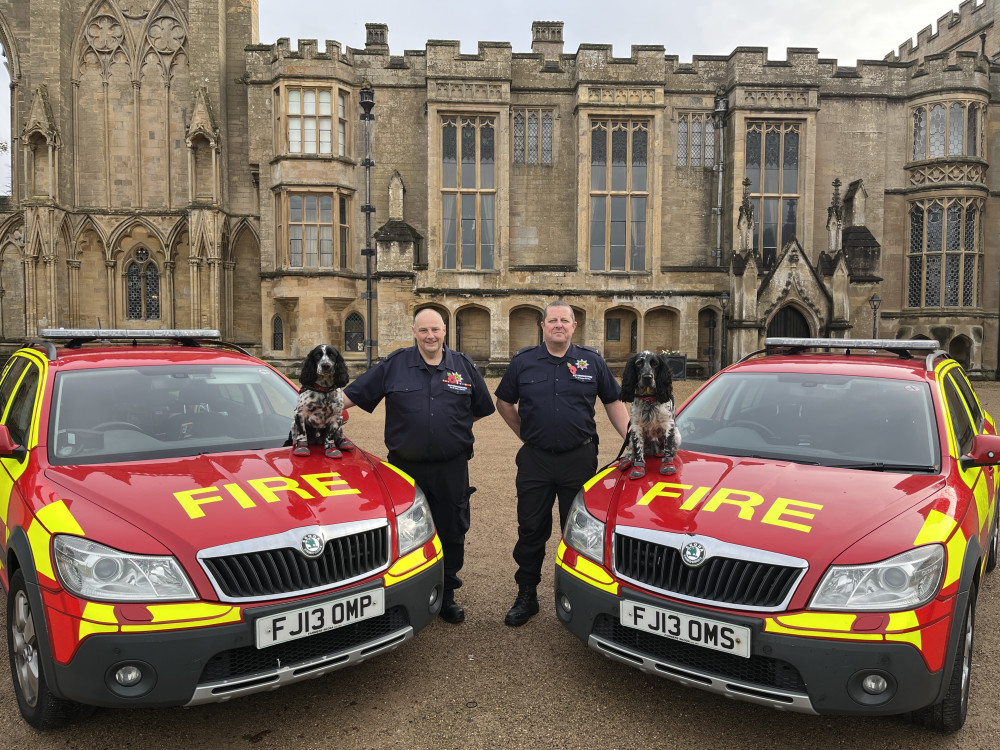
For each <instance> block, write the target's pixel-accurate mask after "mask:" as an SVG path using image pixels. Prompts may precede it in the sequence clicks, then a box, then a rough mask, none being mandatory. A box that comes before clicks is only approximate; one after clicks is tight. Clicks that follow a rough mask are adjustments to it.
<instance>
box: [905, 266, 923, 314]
mask: <svg viewBox="0 0 1000 750" xmlns="http://www.w3.org/2000/svg"><path fill="white" fill-rule="evenodd" d="M923 275H924V257H923V256H922V255H911V256H910V275H909V280H908V282H907V294H906V304H907V306H909V307H920V306H921V305H920V290H921V288H922V287H923Z"/></svg>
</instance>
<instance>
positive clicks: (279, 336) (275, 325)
mask: <svg viewBox="0 0 1000 750" xmlns="http://www.w3.org/2000/svg"><path fill="white" fill-rule="evenodd" d="M284 348H285V322H284V321H283V320H282V319H281V316H280V315H275V316H274V320H272V321H271V349H273V350H274V351H276V352H280V351H282V350H284Z"/></svg>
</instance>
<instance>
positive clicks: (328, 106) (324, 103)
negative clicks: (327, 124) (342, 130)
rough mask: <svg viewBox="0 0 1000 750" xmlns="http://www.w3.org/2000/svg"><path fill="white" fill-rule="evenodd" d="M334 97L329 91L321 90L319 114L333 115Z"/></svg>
mask: <svg viewBox="0 0 1000 750" xmlns="http://www.w3.org/2000/svg"><path fill="white" fill-rule="evenodd" d="M332 97H333V95H332V94H331V93H330V92H329V91H320V92H319V114H321V115H332V114H333V109H332V106H333V105H332Z"/></svg>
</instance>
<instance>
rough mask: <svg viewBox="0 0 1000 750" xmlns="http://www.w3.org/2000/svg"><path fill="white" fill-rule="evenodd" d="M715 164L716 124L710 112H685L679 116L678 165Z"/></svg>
mask: <svg viewBox="0 0 1000 750" xmlns="http://www.w3.org/2000/svg"><path fill="white" fill-rule="evenodd" d="M714 165H715V124H714V122H713V120H712V114H711V113H710V112H685V113H683V114H680V115H678V117H677V166H678V167H688V166H690V167H704V168H705V169H711V168H712V167H713V166H714Z"/></svg>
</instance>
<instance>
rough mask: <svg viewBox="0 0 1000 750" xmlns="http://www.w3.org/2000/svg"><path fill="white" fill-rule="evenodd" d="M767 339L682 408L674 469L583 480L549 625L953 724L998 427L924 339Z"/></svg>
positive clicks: (962, 692) (762, 697)
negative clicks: (555, 622) (554, 619)
mask: <svg viewBox="0 0 1000 750" xmlns="http://www.w3.org/2000/svg"><path fill="white" fill-rule="evenodd" d="M765 347H766V348H765V350H763V351H762V352H758V353H755V354H754V355H751V356H749V357H747V358H745V359H744V360H742V361H741V362H739V363H738V364H736V365H733V366H732V367H730V368H728V369H726V370H725V371H723V372H722V373H720V374H718V375H717V376H716V377H715V378H713V379H712V380H710V381H709V382H707V383H706V384H705V385H704V386H703V387H702V388H701V389H700V390H699V391H698V392H697V393H695V394H694V395H693V396H692V397H691V399H690V400H688V402H687V403H686V404H685V405H684V406H683V407H682V408H681V409H680V411H679V415H678V417H677V425H678V428H679V429H680V432H681V435H682V438H683V445H682V449H681V451H680V452H679V454H678V457H677V460H676V468H677V473H676V474H672V475H663V474H659V473H658V471H657V470H658V468H659V461H658V460H657V459H648V460H647V466H646V476H645V477H643V478H641V479H631V478H630V477H629V471H628V470H627V469H618V468H616V467H611V468H608V469H605V470H604V471H603V472H602V473H600V474H598V475H597V476H595V477H594V478H593V479H591V480H590V481H589V482H588V483H587V484H586V485H585V486H584V488H583V490H582V491H581V493H580V494H579V495H578V496H577V498H576V500H575V502H574V505H573V508H572V510H571V513H570V516H569V519H568V521H567V524H566V528H565V529H564V532H563V542H562V544H560V547H559V553H558V558H557V567H556V590H555V598H556V611H557V613H558V615H559V617H560V619H561V620H562V622H563V624H564V625H565V626H566V627H567V628H568V629H569V630H570V631H571V632H573V633H574V634H575V635H577V636H578V637H579V638H581V639H582V640H583V641H585V642H586V643H587V644H588V645H589V646H590V647H591V648H593V649H594V650H596V651H598V652H600V653H602V654H604V655H605V656H608V657H609V658H611V659H615V660H617V661H620V662H623V663H625V664H628V665H631V666H634V667H637V668H639V669H641V670H643V671H645V672H648V673H651V674H656V675H660V676H662V677H666V678H668V679H671V680H675V681H677V682H680V683H681V684H683V685H685V686H688V687H693V688H699V689H704V690H708V691H711V692H714V693H718V694H722V695H725V696H728V697H730V698H736V699H740V700H745V701H751V702H754V703H759V704H764V705H768V706H773V707H775V708H779V709H784V710H789V711H800V712H807V713H819V714H870V715H875V714H900V713H908V712H913V715H914V716H915V717H917V718H918V719H919V720H920V721H921V722H922V723H923V724H925V725H926V726H928V727H931V728H936V729H941V730H947V731H953V730H957V729H959V728H960V727H961V726H962V724H963V722H964V721H965V716H966V711H967V708H968V703H969V687H970V684H971V670H972V665H973V658H972V647H973V633H974V624H975V615H976V597H977V594H978V592H979V591H980V588H981V587H982V585H983V584H984V583H985V582H984V580H983V577H984V575H985V573H986V572H987V571H990V570H992V569H993V568H995V567H996V564H997V534H998V531H997V520H998V519H997V513H998V506H997V486H996V480H997V477H996V469H995V464H997V463H998V461H1000V437H998V436H997V430H996V426H995V424H994V422H993V419H992V418H991V417H990V416H989V414H987V413H986V412H985V411H984V410H983V409H982V406H981V405H980V403H979V401H978V399H977V397H976V394H975V392H974V390H973V388H972V386H971V385H970V383H969V381H968V379H967V378H966V375H965V373H964V372H963V371H962V368H961V367H960V366H959V365H958V363H957V362H955V361H954V360H952V359H950V358H949V357H948V356H947V354H946V353H945V352H943V351H941V350H940V349H939V348H938V345H937V342H933V341H890V340H826V339H818V340H817V339H767V340H766V342H765Z"/></svg>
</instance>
